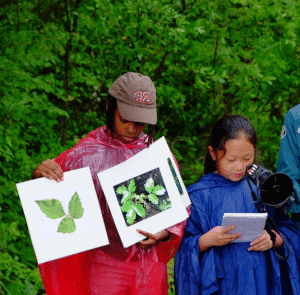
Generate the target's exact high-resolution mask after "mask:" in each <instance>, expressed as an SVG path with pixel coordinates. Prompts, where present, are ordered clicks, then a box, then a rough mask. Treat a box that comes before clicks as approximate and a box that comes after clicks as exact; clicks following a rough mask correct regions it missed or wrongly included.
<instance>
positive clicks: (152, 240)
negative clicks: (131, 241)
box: [137, 229, 170, 248]
mask: <svg viewBox="0 0 300 295" xmlns="http://www.w3.org/2000/svg"><path fill="white" fill-rule="evenodd" d="M137 232H139V233H140V234H142V235H144V236H146V237H147V239H145V240H143V241H140V242H139V245H140V246H141V248H150V247H152V246H153V245H156V244H158V243H159V242H161V241H163V240H165V239H167V238H168V236H169V235H170V233H169V232H168V231H167V230H165V229H164V230H162V231H159V232H158V233H156V234H150V233H148V232H146V231H143V230H140V229H137Z"/></svg>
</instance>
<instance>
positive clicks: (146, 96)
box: [108, 72, 157, 125]
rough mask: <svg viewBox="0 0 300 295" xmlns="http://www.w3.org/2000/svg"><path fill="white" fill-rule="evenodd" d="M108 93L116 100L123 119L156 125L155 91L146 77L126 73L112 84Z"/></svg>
mask: <svg viewBox="0 0 300 295" xmlns="http://www.w3.org/2000/svg"><path fill="white" fill-rule="evenodd" d="M108 93H109V94H110V95H111V96H113V97H114V98H116V100H117V104H118V109H119V111H120V114H121V116H122V117H123V118H124V119H126V120H128V121H134V122H142V123H148V124H152V125H155V124H156V122H157V114H156V106H157V105H156V89H155V86H154V84H153V82H152V80H151V79H150V78H149V77H148V76H144V75H142V74H139V73H134V72H128V73H126V74H124V75H122V76H121V77H119V78H118V79H117V80H116V81H115V82H114V83H113V85H112V86H111V87H110V88H109V90H108Z"/></svg>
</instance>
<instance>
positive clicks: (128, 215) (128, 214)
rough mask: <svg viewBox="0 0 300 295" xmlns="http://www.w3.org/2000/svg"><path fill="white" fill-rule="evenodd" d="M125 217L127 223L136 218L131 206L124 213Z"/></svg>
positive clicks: (131, 222)
mask: <svg viewBox="0 0 300 295" xmlns="http://www.w3.org/2000/svg"><path fill="white" fill-rule="evenodd" d="M126 218H127V222H128V223H129V224H133V222H134V220H135V218H136V213H135V210H134V209H133V208H131V209H130V210H129V211H128V212H127V214H126Z"/></svg>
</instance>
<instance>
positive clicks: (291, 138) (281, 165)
mask: <svg viewBox="0 0 300 295" xmlns="http://www.w3.org/2000/svg"><path fill="white" fill-rule="evenodd" d="M297 109H299V113H297V112H296V113H294V112H295V110H297ZM298 117H299V118H298ZM299 128H300V106H299V107H297V108H296V109H294V110H293V112H292V111H291V110H290V111H289V112H288V113H287V115H286V117H285V120H284V123H283V127H282V133H281V142H280V149H279V158H278V163H277V172H282V173H286V174H287V175H289V176H290V177H291V178H292V180H293V184H294V189H295V191H296V194H297V197H298V199H299V200H300V151H299V142H298V140H300V129H299ZM298 137H299V138H298Z"/></svg>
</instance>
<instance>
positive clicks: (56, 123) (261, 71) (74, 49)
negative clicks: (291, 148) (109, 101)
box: [0, 0, 300, 295]
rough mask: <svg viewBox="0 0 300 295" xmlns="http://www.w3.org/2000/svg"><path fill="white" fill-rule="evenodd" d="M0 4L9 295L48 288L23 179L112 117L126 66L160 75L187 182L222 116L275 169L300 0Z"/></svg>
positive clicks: (3, 225) (160, 129) (1, 269)
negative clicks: (238, 122)
mask: <svg viewBox="0 0 300 295" xmlns="http://www.w3.org/2000/svg"><path fill="white" fill-rule="evenodd" d="M0 9H1V10H0V11H1V14H0V35H1V41H0V44H1V45H0V85H1V86H0V134H1V135H0V162H1V165H0V187H1V190H0V294H13V295H18V294H37V292H38V290H39V289H40V288H41V287H42V282H41V279H40V275H39V272H38V269H37V265H36V260H35V256H34V252H33V249H32V244H31V241H30V237H29V233H28V229H27V225H26V222H25V218H24V214H23V211H22V208H21V205H20V202H19V197H18V193H17V190H16V183H18V182H22V181H26V180H28V179H30V177H31V171H32V170H33V169H34V168H35V167H36V166H37V165H38V164H39V163H40V162H41V161H43V160H45V159H47V158H55V157H56V156H57V155H58V154H60V153H61V152H62V151H64V150H66V149H68V148H70V147H72V146H73V145H74V144H75V143H76V142H77V141H78V140H79V139H80V138H82V137H84V136H85V135H86V134H87V133H88V132H89V131H91V130H93V129H95V128H97V127H99V126H101V125H103V124H104V122H105V115H104V107H105V99H106V97H107V90H108V88H109V87H110V86H111V84H112V82H113V81H114V80H115V79H116V78H117V77H119V76H120V75H122V74H123V73H125V72H128V71H135V72H141V73H143V74H145V75H148V76H150V77H151V78H152V80H153V81H154V83H155V85H156V88H157V100H158V118H159V120H158V124H157V129H156V138H159V137H160V136H163V135H164V136H165V137H166V138H167V140H168V142H169V144H170V148H171V150H172V151H173V153H174V154H175V156H176V158H177V160H178V162H179V165H180V168H181V173H182V177H183V179H184V181H185V184H186V185H187V186H188V185H190V184H191V183H193V182H195V181H196V180H197V179H198V178H199V177H200V176H201V175H202V174H203V159H204V156H205V152H206V144H207V138H208V135H209V131H210V129H211V127H212V124H213V123H214V122H215V121H216V120H217V119H218V118H219V117H220V116H222V115H224V114H225V113H234V114H242V115H244V116H246V117H247V118H249V119H250V120H251V121H252V122H253V123H254V126H255V128H256V131H257V134H258V138H259V150H260V158H261V159H262V163H263V165H264V166H265V167H267V168H269V169H271V170H273V171H275V169H276V161H277V156H278V149H279V144H280V133H281V127H282V123H283V119H284V115H285V114H286V112H287V111H288V109H289V108H291V107H292V106H294V105H296V104H298V102H299V99H298V97H299V93H300V88H299V80H300V79H299V78H300V67H299V59H300V57H299V48H300V47H299V46H300V40H299V29H300V2H299V1H297V0H294V1H293V0H291V1H289V0H276V1H275V0H273V1H272V0H251V1H247V0H231V1H229V0H218V1H216V0H202V1H197V0H193V1H192V0H181V1H179V0H159V1H155V0H132V1H131V0H123V1H115V0H63V1H58V0H43V1H41V0H35V1H31V0H28V1H26V0H2V1H1V8H0ZM172 281H173V277H172V273H171V274H170V286H171V287H170V294H174V285H173V283H172Z"/></svg>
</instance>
